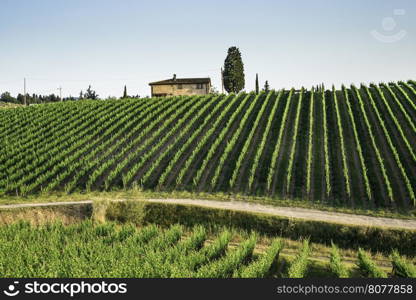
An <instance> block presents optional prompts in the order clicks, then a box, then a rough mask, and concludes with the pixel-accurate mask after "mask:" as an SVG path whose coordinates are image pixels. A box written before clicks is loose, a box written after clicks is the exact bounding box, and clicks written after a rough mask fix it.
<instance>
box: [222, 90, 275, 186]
mask: <svg viewBox="0 0 416 300" xmlns="http://www.w3.org/2000/svg"><path fill="white" fill-rule="evenodd" d="M273 94H274V93H269V94H268V95H267V96H266V99H265V100H264V101H263V104H262V105H261V108H260V111H259V113H258V114H257V117H256V120H255V121H254V124H253V126H252V127H251V130H250V133H249V135H248V138H247V139H246V142H245V143H244V146H243V148H242V150H241V152H240V155H239V156H238V159H237V163H236V166H235V168H234V171H233V174H232V176H231V179H230V187H231V188H234V185H235V182H236V180H237V176H238V175H239V171H240V169H241V165H242V163H243V160H244V159H245V157H246V155H247V151H248V148H249V147H250V145H252V144H253V137H254V133H255V132H256V130H257V129H258V127H259V123H260V120H261V119H262V118H263V117H264V116H263V114H264V112H265V110H266V107H267V105H268V103H269V101H270V98H271V97H272V96H273ZM253 102H254V101H253ZM242 123H243V122H242ZM242 126H244V125H240V127H242ZM239 129H240V128H239ZM227 147H228V145H227Z"/></svg>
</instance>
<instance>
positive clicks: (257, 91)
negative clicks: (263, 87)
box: [256, 73, 259, 94]
mask: <svg viewBox="0 0 416 300" xmlns="http://www.w3.org/2000/svg"><path fill="white" fill-rule="evenodd" d="M258 93H259V74H257V73H256V94H258Z"/></svg>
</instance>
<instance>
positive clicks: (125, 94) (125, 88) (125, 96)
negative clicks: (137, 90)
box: [123, 86, 128, 99]
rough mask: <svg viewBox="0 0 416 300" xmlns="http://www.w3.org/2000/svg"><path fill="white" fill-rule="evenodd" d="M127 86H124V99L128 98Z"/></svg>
mask: <svg viewBox="0 0 416 300" xmlns="http://www.w3.org/2000/svg"><path fill="white" fill-rule="evenodd" d="M127 97H128V96H127V86H124V92H123V98H124V99H125V98H127Z"/></svg>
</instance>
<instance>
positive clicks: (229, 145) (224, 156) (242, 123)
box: [211, 93, 267, 189]
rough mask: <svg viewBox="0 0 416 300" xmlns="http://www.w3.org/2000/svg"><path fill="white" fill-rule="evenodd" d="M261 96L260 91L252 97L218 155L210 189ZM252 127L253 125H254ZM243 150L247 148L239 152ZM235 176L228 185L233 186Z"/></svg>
mask: <svg viewBox="0 0 416 300" xmlns="http://www.w3.org/2000/svg"><path fill="white" fill-rule="evenodd" d="M262 96H263V94H262V93H261V94H259V95H257V96H256V97H255V98H254V100H253V101H251V103H250V106H249V107H248V108H247V110H246V112H245V113H244V115H243V118H242V119H241V121H240V123H239V126H238V128H237V130H235V131H234V133H233V136H232V137H231V139H230V140H229V141H228V142H227V145H226V146H225V149H224V151H223V153H222V155H221V157H220V159H219V162H218V164H217V167H216V169H215V172H214V175H213V176H212V179H211V188H212V189H213V188H214V187H215V186H216V184H217V181H218V177H219V175H220V172H221V170H222V168H223V166H224V163H225V162H226V160H227V159H228V157H229V155H230V153H231V151H232V150H233V149H234V146H235V144H236V143H237V139H238V138H239V137H240V135H241V133H242V131H243V129H244V127H245V125H246V122H247V121H248V118H249V116H250V115H251V113H252V111H253V110H254V107H255V106H256V104H257V102H258V100H259V99H260V98H261V97H262ZM265 103H267V102H266V101H264V102H263V107H264V104H265ZM258 115H260V114H258ZM254 127H255V125H254ZM246 144H247V143H246ZM247 147H248V145H247ZM245 151H247V149H245V148H244V147H243V149H242V152H241V153H243V152H245ZM240 157H241V156H240ZM240 157H239V158H238V161H237V165H236V167H235V168H234V171H235V172H238V170H239V168H240V164H241V159H240ZM236 176H237V175H235V177H234V175H233V176H232V177H231V179H230V186H231V187H233V186H234V182H235V179H236Z"/></svg>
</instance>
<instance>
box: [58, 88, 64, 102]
mask: <svg viewBox="0 0 416 300" xmlns="http://www.w3.org/2000/svg"><path fill="white" fill-rule="evenodd" d="M57 90H59V99H61V102H62V101H63V99H62V87H61V86H60V87H59V88H57Z"/></svg>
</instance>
